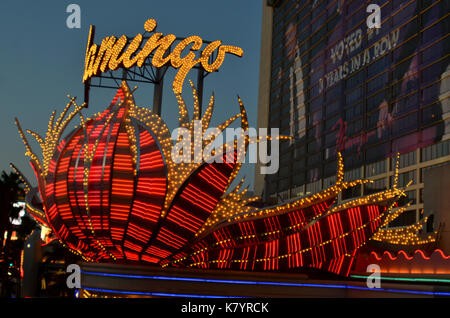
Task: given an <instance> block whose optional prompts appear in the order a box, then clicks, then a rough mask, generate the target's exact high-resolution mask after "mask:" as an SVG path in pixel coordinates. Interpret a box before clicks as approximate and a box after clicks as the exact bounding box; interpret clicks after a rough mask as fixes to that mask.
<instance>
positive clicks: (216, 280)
mask: <svg viewBox="0 0 450 318" xmlns="http://www.w3.org/2000/svg"><path fill="white" fill-rule="evenodd" d="M81 273H83V274H87V275H94V276H109V277H123V278H138V279H153V280H174V281H188V282H202V283H223V284H247V285H271V286H294V287H317V288H341V289H343V288H347V289H356V290H369V291H384V292H393V293H405V294H422V295H435V296H450V292H432V291H422V290H407V289H391V288H368V287H358V286H351V285H346V284H343V285H331V284H330V285H327V284H306V283H284V282H258V281H248V280H223V279H206V278H191V277H170V276H144V275H125V274H112V273H97V272H86V271H81ZM85 289H87V288H85ZM87 290H89V289H87ZM91 290H94V289H91ZM98 291H101V290H98ZM104 291H106V290H104ZM109 292H112V293H114V292H117V293H125V294H126V293H128V294H131V293H136V294H137V295H139V294H141V292H129V291H113V290H110V291H109ZM156 294H157V293H143V295H154V296H157V295H156ZM167 295H169V294H167ZM160 296H162V295H160ZM173 296H175V294H173ZM175 297H176V296H175ZM178 297H215V298H217V297H219V298H222V297H221V296H201V295H181V296H178Z"/></svg>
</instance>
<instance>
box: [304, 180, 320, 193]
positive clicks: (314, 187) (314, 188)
mask: <svg viewBox="0 0 450 318" xmlns="http://www.w3.org/2000/svg"><path fill="white" fill-rule="evenodd" d="M320 190H321V186H320V180H317V181H315V182H312V183H308V184H307V185H306V194H310V193H317V192H320Z"/></svg>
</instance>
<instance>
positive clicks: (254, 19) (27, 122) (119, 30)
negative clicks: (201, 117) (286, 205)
mask: <svg viewBox="0 0 450 318" xmlns="http://www.w3.org/2000/svg"><path fill="white" fill-rule="evenodd" d="M71 3H74V4H78V5H79V6H80V7H81V28H80V29H69V28H68V27H67V26H66V19H67V17H68V15H69V13H66V7H67V6H68V5H69V4H71ZM261 16H262V2H261V1H259V0H251V1H242V0H228V1H207V0H193V1H182V0H178V1H175V0H169V1H136V0H131V1H116V0H111V1H86V0H72V1H24V0H15V1H9V0H2V1H1V2H0V30H1V31H0V34H1V39H2V44H1V50H0V61H1V62H0V63H1V67H0V92H1V101H0V107H1V110H2V113H1V116H0V136H1V138H0V147H1V156H0V170H6V171H10V168H9V163H10V162H13V163H14V164H16V165H17V167H18V168H19V169H21V170H22V172H24V174H25V175H26V176H27V177H28V178H29V180H30V181H32V183H34V184H35V182H34V180H35V178H34V176H33V173H32V170H31V167H30V165H29V163H28V159H27V157H25V155H24V153H25V147H24V145H23V144H22V141H21V140H20V137H19V134H18V132H17V129H16V126H15V124H14V117H17V118H18V119H19V121H20V123H21V125H22V127H23V129H24V130H25V129H31V130H34V131H36V132H38V133H40V134H41V135H44V134H45V131H46V129H47V124H48V120H49V118H50V114H51V112H52V111H53V110H54V109H56V110H57V113H58V114H59V113H60V112H61V111H62V110H63V108H64V106H65V105H66V104H67V101H68V99H67V96H66V95H67V94H70V95H72V96H78V99H77V101H78V102H79V103H82V101H83V83H82V75H83V68H84V55H85V50H86V41H87V38H88V32H89V26H90V25H91V24H93V25H95V26H96V34H95V42H96V43H100V42H101V39H103V38H104V37H106V36H110V35H115V36H116V37H120V36H121V35H123V34H125V35H127V36H129V37H134V36H135V35H136V34H137V33H143V32H144V22H145V21H146V20H147V19H149V18H153V19H155V20H156V21H157V22H158V26H157V29H156V31H157V32H162V33H163V34H164V35H165V34H169V33H173V34H175V35H176V36H178V37H187V36H190V35H198V36H200V37H201V38H202V39H204V40H209V41H215V40H221V41H223V43H224V44H227V45H235V46H239V47H241V48H242V49H243V50H244V56H243V57H242V58H238V57H236V56H233V55H228V54H227V56H226V58H225V61H224V63H223V65H222V67H221V68H220V70H219V72H216V73H213V74H210V75H209V76H208V77H206V79H205V86H204V98H203V99H204V103H203V104H204V105H205V103H207V101H208V100H209V96H210V95H211V93H212V92H213V91H214V93H215V96H216V108H215V112H214V115H213V120H212V123H211V125H212V126H216V125H218V124H220V123H221V122H223V121H225V120H226V119H227V118H228V117H230V116H232V115H235V114H237V113H238V112H239V105H238V102H237V98H236V96H237V95H239V96H240V97H241V98H242V100H243V102H244V105H245V106H246V109H247V112H248V117H249V121H250V126H251V127H256V119H257V96H258V78H259V53H260V37H261ZM174 76H175V71H174V70H173V69H172V70H171V71H170V72H168V74H167V75H166V77H165V82H164V98H163V113H162V117H163V119H164V120H165V121H166V123H167V124H168V125H169V128H170V129H174V128H176V125H177V114H178V106H177V104H176V99H175V95H174V94H173V92H172V89H171V86H172V80H173V78H174ZM188 78H191V79H193V80H194V81H195V79H196V72H195V71H191V73H189V76H188ZM187 83H188V81H187V80H186V81H185V86H184V90H183V97H184V98H185V100H186V102H187V104H188V106H190V107H192V93H191V90H190V89H189V87H188V86H186V84H187ZM135 85H136V84H134V83H131V84H130V86H131V87H134V86H135ZM187 85H188V84H187ZM138 86H139V85H138ZM114 95H115V91H114V90H111V89H104V88H92V89H91V94H90V98H91V99H90V105H89V108H88V109H86V110H84V111H83V114H84V115H85V116H90V115H92V114H94V113H97V112H99V111H102V110H104V109H105V108H106V107H107V106H108V105H109V103H110V101H111V99H112V98H113V97H114ZM152 95H153V87H152V86H151V85H148V84H144V85H141V86H140V88H138V90H137V91H136V92H135V101H136V104H137V105H138V106H146V107H149V108H151V106H152V105H151V103H152ZM204 107H205V106H204ZM189 110H190V111H192V108H190V109H189ZM74 122H75V123H76V124H78V122H79V120H78V119H76V120H74ZM66 132H67V133H68V132H69V130H67V131H66ZM63 136H64V135H63ZM29 140H30V141H32V140H33V137H32V136H29ZM32 145H33V149H34V151H35V153H37V154H40V153H41V151H40V149H39V146H38V144H37V143H33V144H32ZM253 172H254V165H247V166H245V167H244V168H243V169H242V170H241V173H240V175H241V176H244V175H246V176H247V177H246V179H247V184H250V186H251V188H253Z"/></svg>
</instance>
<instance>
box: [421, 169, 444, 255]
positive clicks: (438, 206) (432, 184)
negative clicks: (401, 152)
mask: <svg viewBox="0 0 450 318" xmlns="http://www.w3.org/2000/svg"><path fill="white" fill-rule="evenodd" d="M424 178H425V180H424V181H425V187H424V194H425V202H424V215H425V216H429V215H433V228H434V229H435V230H436V229H438V228H439V229H440V240H439V243H438V247H439V248H440V249H442V251H444V254H446V255H448V254H449V253H450V196H449V190H448V189H450V164H444V165H442V166H437V167H434V168H431V169H428V170H427V171H426V173H425V176H424Z"/></svg>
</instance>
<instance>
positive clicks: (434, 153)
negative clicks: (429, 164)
mask: <svg viewBox="0 0 450 318" xmlns="http://www.w3.org/2000/svg"><path fill="white" fill-rule="evenodd" d="M449 148H450V139H449V140H446V141H443V142H440V143H437V144H434V145H431V146H428V147H425V148H422V162H425V161H428V160H433V159H437V158H440V157H444V156H448V155H449V154H450V151H449Z"/></svg>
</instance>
